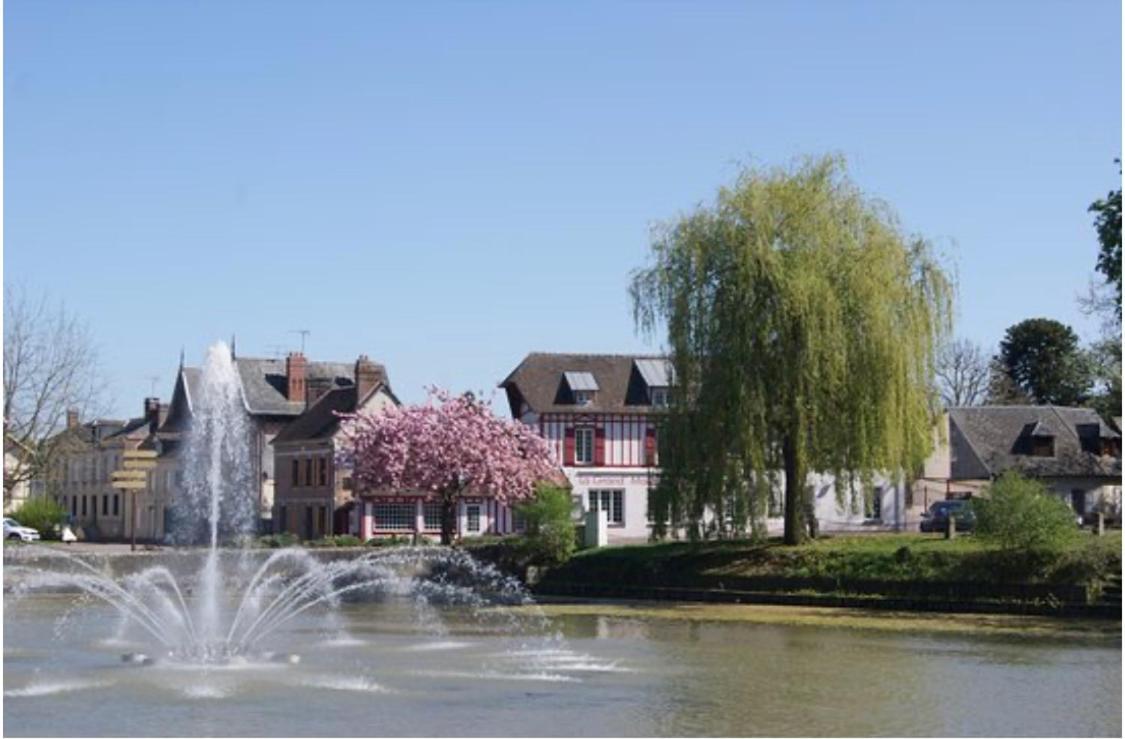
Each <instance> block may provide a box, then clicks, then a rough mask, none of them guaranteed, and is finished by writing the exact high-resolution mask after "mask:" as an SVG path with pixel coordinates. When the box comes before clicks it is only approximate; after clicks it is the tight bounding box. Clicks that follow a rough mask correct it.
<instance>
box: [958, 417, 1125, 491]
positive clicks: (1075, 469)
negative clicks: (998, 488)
mask: <svg viewBox="0 0 1125 739" xmlns="http://www.w3.org/2000/svg"><path fill="white" fill-rule="evenodd" d="M949 422H950V424H954V425H956V427H957V429H958V430H959V431H960V432H961V434H962V435H963V436H964V437H965V439H966V441H967V442H968V444H969V446H970V447H971V448H972V451H973V452H974V453H975V454H976V456H977V457H978V458H979V460H980V463H981V464H982V465H983V466H984V467H985V469H986V470H987V472H988V474H990V475H999V474H1000V473H1002V472H1004V471H1005V470H1009V469H1015V470H1018V471H1020V472H1021V473H1023V474H1025V475H1028V476H1031V477H1112V478H1118V479H1120V477H1121V458H1120V457H1119V456H1118V457H1110V456H1102V455H1098V454H1094V453H1091V452H1087V451H1085V450H1084V449H1083V447H1082V438H1083V437H1085V436H1088V435H1091V434H1093V435H1097V436H1098V437H1100V438H1103V439H1117V440H1118V442H1120V439H1121V435H1120V434H1119V433H1118V432H1117V431H1115V430H1113V429H1112V428H1111V427H1110V426H1109V425H1108V424H1106V423H1105V422H1104V421H1102V419H1101V418H1100V417H1099V416H1098V414H1097V412H1095V411H1093V410H1091V409H1089V408H1066V407H1060V406H1051V405H1004V406H979V407H973V408H950V409H949ZM1031 436H1052V437H1054V452H1055V453H1054V456H1051V457H1037V456H1032V455H1030V454H1026V453H1021V452H1022V451H1023V450H1024V449H1025V447H1024V444H1025V441H1026V440H1027V439H1029V438H1030V437H1031ZM953 476H954V478H955V479H956V478H957V477H958V474H957V470H956V469H955V470H954V471H953Z"/></svg>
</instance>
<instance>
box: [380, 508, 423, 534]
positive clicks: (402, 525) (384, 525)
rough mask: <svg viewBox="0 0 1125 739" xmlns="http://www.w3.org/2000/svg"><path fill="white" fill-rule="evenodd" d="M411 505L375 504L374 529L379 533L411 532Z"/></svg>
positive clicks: (412, 524) (412, 523)
mask: <svg viewBox="0 0 1125 739" xmlns="http://www.w3.org/2000/svg"><path fill="white" fill-rule="evenodd" d="M415 515H416V513H415V508H414V504H413V503H376V504H375V528H376V529H378V530H381V531H413V530H414V522H415Z"/></svg>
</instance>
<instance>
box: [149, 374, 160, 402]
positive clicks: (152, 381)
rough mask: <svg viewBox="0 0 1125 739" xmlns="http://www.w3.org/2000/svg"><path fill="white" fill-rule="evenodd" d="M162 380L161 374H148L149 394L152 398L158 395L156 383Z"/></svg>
mask: <svg viewBox="0 0 1125 739" xmlns="http://www.w3.org/2000/svg"><path fill="white" fill-rule="evenodd" d="M159 381H160V375H149V376H148V396H149V397H150V398H154V397H156V383H157V382H159Z"/></svg>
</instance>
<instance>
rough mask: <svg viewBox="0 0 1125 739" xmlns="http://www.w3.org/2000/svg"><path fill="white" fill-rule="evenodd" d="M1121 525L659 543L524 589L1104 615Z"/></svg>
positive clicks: (1109, 607)
mask: <svg viewBox="0 0 1125 739" xmlns="http://www.w3.org/2000/svg"><path fill="white" fill-rule="evenodd" d="M1120 577H1121V532H1120V531H1114V532H1110V533H1108V534H1107V535H1106V536H1103V537H1095V536H1092V535H1083V536H1082V537H1081V538H1079V539H1078V540H1076V541H1075V542H1074V543H1073V544H1072V545H1070V546H1068V547H1066V548H1065V549H1063V550H1061V551H1058V552H1053V553H1045V552H1026V551H1020V552H1010V551H1004V550H1002V549H999V548H997V547H995V546H992V545H989V544H987V543H985V542H982V541H981V540H979V539H975V538H973V537H972V536H964V535H962V536H958V537H957V538H955V539H952V540H946V539H944V538H943V537H942V536H941V535H926V534H867V535H855V536H834V537H823V538H820V539H817V540H815V541H810V542H808V543H806V544H803V545H801V546H797V547H786V546H783V545H782V544H781V543H780V542H779V541H776V540H771V541H766V542H751V541H744V540H731V541H708V542H698V543H689V542H667V543H657V544H642V545H633V546H618V547H605V548H601V549H594V550H588V551H583V552H579V553H578V554H576V555H575V556H574V557H573V558H572V559H571V560H570V561H569V562H568V563H566V564H565V565H563V566H561V567H556V568H553V569H551V570H550V571H549V572H547V573H545V575H544V576H543V577H542V579H541V580H540V581H539V582H538V583H537V584H536V591H537V592H539V593H543V594H550V595H570V596H576V595H577V596H584V597H616V598H637V597H640V598H655V599H668V600H710V601H718V602H758V603H788V604H794V605H845V606H856V607H873V608H888V607H899V608H906V609H918V610H964V611H986V612H1017V613H1046V614H1056V615H1064V614H1072V613H1076V612H1081V614H1082V615H1101V616H1106V615H1113V613H1114V610H1115V609H1116V615H1117V616H1118V617H1120Z"/></svg>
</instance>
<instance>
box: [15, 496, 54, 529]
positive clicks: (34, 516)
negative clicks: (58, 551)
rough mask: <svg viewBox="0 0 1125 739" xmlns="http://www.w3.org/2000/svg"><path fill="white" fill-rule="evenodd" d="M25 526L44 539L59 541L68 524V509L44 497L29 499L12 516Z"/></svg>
mask: <svg viewBox="0 0 1125 739" xmlns="http://www.w3.org/2000/svg"><path fill="white" fill-rule="evenodd" d="M11 517H12V518H14V519H16V520H17V521H19V522H20V524H21V525H23V526H30V527H31V528H33V529H37V530H38V531H39V535H40V536H42V537H43V538H44V539H58V538H59V535H60V533H61V530H62V525H63V524H64V523H66V518H67V515H66V509H65V508H63V507H62V506H61V505H59V504H58V503H56V502H55V501H53V500H51V499H50V498H46V497H43V496H36V497H34V498H29V499H28V500H27V501H25V502H24V504H23V505H21V506H20V507H19V509H18V510H17V511H16V512H15V513H13V514H12V515H11Z"/></svg>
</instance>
